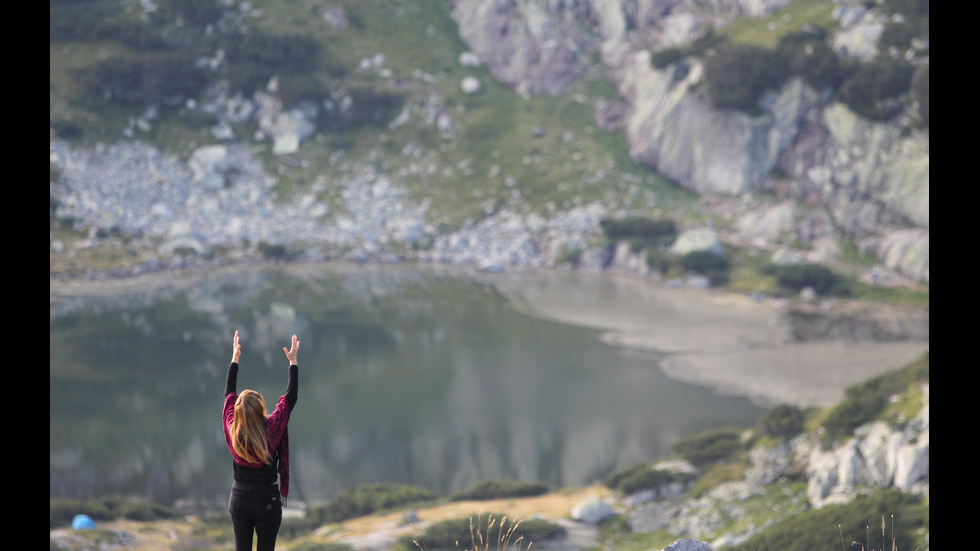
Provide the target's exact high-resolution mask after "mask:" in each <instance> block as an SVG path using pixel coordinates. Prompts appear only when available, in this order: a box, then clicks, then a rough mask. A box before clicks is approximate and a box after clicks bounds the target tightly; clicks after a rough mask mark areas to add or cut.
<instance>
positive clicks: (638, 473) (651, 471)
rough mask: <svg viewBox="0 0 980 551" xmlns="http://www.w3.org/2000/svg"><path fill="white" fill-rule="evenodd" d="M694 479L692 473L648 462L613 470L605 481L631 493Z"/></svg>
mask: <svg viewBox="0 0 980 551" xmlns="http://www.w3.org/2000/svg"><path fill="white" fill-rule="evenodd" d="M693 479H694V474H692V473H677V472H672V471H664V470H660V469H655V468H653V466H652V465H650V464H648V463H640V464H637V465H633V466H630V467H626V468H625V469H621V470H619V471H616V472H613V473H612V474H610V475H609V476H607V477H606V478H605V480H604V481H603V483H604V484H605V485H606V487H608V488H609V489H612V490H618V491H620V492H623V493H624V494H631V493H633V492H638V491H640V490H647V489H651V488H658V487H660V486H664V485H666V484H672V483H674V482H681V483H683V484H687V483H689V482H691V481H692V480H693Z"/></svg>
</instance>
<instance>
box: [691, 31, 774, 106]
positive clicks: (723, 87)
mask: <svg viewBox="0 0 980 551" xmlns="http://www.w3.org/2000/svg"><path fill="white" fill-rule="evenodd" d="M783 65H784V63H783V60H782V59H781V58H780V56H778V55H776V53H775V52H774V51H773V50H769V49H768V48H763V47H761V46H755V45H752V44H739V43H732V42H723V43H721V44H720V45H719V46H718V47H717V48H716V49H715V51H714V55H709V56H708V57H707V58H706V59H705V63H704V81H705V85H706V87H707V91H708V96H709V97H710V98H711V102H712V104H713V105H714V106H715V107H718V108H720V109H737V110H739V111H743V112H746V113H749V114H756V113H757V112H758V111H759V99H760V98H761V97H762V94H763V93H764V92H766V91H767V90H778V89H779V88H780V87H781V86H782V85H783V82H784V81H785V80H786V76H787V73H786V70H785V69H784V67H783Z"/></svg>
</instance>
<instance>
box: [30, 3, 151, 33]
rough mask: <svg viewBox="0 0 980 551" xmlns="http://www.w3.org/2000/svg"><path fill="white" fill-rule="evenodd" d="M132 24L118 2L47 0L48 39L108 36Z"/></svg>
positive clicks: (120, 31)
mask: <svg viewBox="0 0 980 551" xmlns="http://www.w3.org/2000/svg"><path fill="white" fill-rule="evenodd" d="M131 24H133V22H132V21H130V20H129V18H128V17H127V15H126V13H125V11H124V10H123V6H122V4H121V3H119V2H116V1H113V0H87V1H86V0H83V1H71V0H51V2H50V10H49V12H48V35H49V39H50V41H51V42H66V41H69V40H109V39H115V38H118V37H119V36H120V34H121V33H122V32H123V31H122V29H123V27H126V26H128V25H131Z"/></svg>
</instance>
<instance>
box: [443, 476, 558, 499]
mask: <svg viewBox="0 0 980 551" xmlns="http://www.w3.org/2000/svg"><path fill="white" fill-rule="evenodd" d="M549 491H550V489H549V488H548V485H547V484H544V483H543V482H521V481H517V480H487V481H484V482H481V483H479V484H477V485H476V486H473V487H472V488H469V489H466V490H463V491H461V492H456V493H454V494H453V495H451V496H449V499H450V500H451V501H464V500H469V499H474V500H486V499H500V498H505V497H528V496H540V495H544V494H546V493H548V492H549Z"/></svg>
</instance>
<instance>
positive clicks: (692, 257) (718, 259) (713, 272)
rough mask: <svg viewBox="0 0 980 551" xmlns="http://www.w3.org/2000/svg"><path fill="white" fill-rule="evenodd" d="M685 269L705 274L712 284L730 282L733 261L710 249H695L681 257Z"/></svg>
mask: <svg viewBox="0 0 980 551" xmlns="http://www.w3.org/2000/svg"><path fill="white" fill-rule="evenodd" d="M681 266H682V267H683V268H684V270H685V271H688V272H694V273H698V274H701V275H703V276H704V277H706V278H708V279H709V280H710V281H711V284H712V285H724V284H726V283H728V279H729V272H730V270H731V262H729V260H728V259H727V258H725V257H724V256H722V255H720V254H715V253H712V252H708V251H693V252H690V253H687V254H686V255H684V256H683V257H682V258H681Z"/></svg>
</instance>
